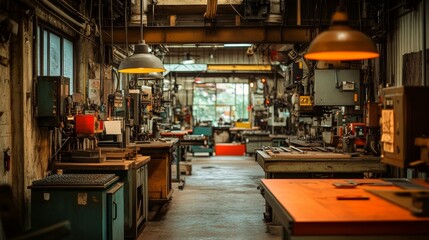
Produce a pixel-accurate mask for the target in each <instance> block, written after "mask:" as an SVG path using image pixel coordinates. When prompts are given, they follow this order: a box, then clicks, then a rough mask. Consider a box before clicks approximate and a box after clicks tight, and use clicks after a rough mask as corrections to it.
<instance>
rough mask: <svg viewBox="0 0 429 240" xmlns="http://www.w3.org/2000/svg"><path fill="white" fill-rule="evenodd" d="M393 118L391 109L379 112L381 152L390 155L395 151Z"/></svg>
mask: <svg viewBox="0 0 429 240" xmlns="http://www.w3.org/2000/svg"><path fill="white" fill-rule="evenodd" d="M394 117H395V115H394V112H393V109H384V110H382V111H381V126H382V127H381V128H382V131H381V141H382V142H383V150H384V151H385V152H390V153H393V152H394V151H395V148H394V143H395V131H394V126H395V118H394Z"/></svg>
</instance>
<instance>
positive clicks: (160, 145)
mask: <svg viewBox="0 0 429 240" xmlns="http://www.w3.org/2000/svg"><path fill="white" fill-rule="evenodd" d="M178 142H179V139H178V138H170V139H168V141H151V142H148V143H130V144H129V145H127V147H137V148H171V147H173V146H174V145H175V144H177V143H178Z"/></svg>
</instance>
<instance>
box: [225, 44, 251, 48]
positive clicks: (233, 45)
mask: <svg viewBox="0 0 429 240" xmlns="http://www.w3.org/2000/svg"><path fill="white" fill-rule="evenodd" d="M223 46H224V47H250V46H252V44H250V43H225V44H224V45H223Z"/></svg>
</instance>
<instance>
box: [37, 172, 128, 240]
mask: <svg viewBox="0 0 429 240" xmlns="http://www.w3.org/2000/svg"><path fill="white" fill-rule="evenodd" d="M65 175H72V174H65ZM80 175H82V174H80ZM117 179H118V177H115V179H114V181H110V182H109V183H108V184H104V185H103V186H100V185H90V184H80V185H76V184H68V183H63V182H61V183H58V184H49V185H35V184H34V182H33V185H32V186H30V187H29V188H30V189H31V227H32V228H33V229H41V228H43V227H46V226H49V225H52V224H55V223H58V222H60V221H64V220H69V221H70V224H71V235H70V236H69V237H68V238H67V239H73V240H74V239H76V240H82V239H91V240H96V239H100V240H120V239H123V238H124V200H123V199H124V189H123V183H118V182H116V181H117Z"/></svg>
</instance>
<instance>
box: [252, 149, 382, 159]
mask: <svg viewBox="0 0 429 240" xmlns="http://www.w3.org/2000/svg"><path fill="white" fill-rule="evenodd" d="M256 152H257V154H259V155H260V156H261V157H263V158H264V160H265V161H282V160H286V161H287V160H297V159H299V160H303V161H305V160H308V161H312V160H320V159H324V160H332V161H335V159H354V160H358V159H365V160H370V159H374V160H379V159H380V158H379V157H374V156H369V155H357V156H353V157H352V156H351V155H350V154H344V153H333V152H317V151H305V153H299V152H280V153H273V152H271V151H262V150H257V151H256Z"/></svg>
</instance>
